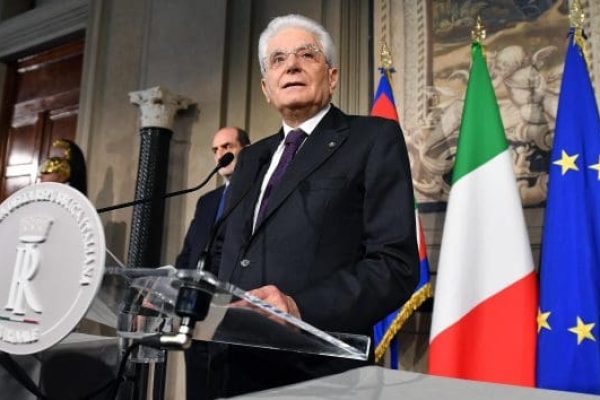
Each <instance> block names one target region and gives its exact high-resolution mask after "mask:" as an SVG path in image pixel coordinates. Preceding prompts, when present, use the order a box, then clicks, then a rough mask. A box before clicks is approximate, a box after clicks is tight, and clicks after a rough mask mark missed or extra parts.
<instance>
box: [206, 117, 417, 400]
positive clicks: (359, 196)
mask: <svg viewBox="0 0 600 400" xmlns="http://www.w3.org/2000/svg"><path fill="white" fill-rule="evenodd" d="M282 138H283V133H282V132H281V131H280V132H279V133H278V134H276V135H274V136H271V137H269V138H267V139H264V140H262V141H260V142H258V143H256V144H254V145H252V146H250V147H248V148H246V149H244V150H243V151H242V152H241V153H240V158H239V160H238V164H237V167H236V172H235V174H234V175H233V179H232V181H231V186H230V189H229V199H228V202H227V207H226V210H225V214H224V216H223V218H226V221H227V223H226V233H225V239H224V241H223V242H222V243H218V245H221V244H222V246H221V247H220V246H216V247H215V253H216V254H215V257H213V262H214V261H215V260H217V262H218V259H219V256H220V267H219V271H218V274H219V278H220V279H221V280H225V281H230V282H232V283H234V284H236V285H238V286H240V287H242V288H243V289H247V290H250V289H254V288H257V287H260V286H263V285H266V284H274V285H276V286H277V287H278V288H279V289H280V290H281V291H282V292H284V293H285V294H287V295H289V296H291V297H292V298H293V299H294V300H295V301H296V303H297V305H298V307H299V309H300V313H301V316H302V319H303V320H305V321H306V322H308V323H311V324H313V325H315V326H316V327H318V328H320V329H324V330H328V331H340V332H352V333H360V334H366V335H370V334H371V331H372V327H373V325H374V324H375V323H376V322H377V321H378V320H380V319H381V318H382V317H384V316H385V315H387V314H388V313H389V312H391V311H393V310H394V309H396V308H398V307H399V306H400V305H401V304H402V303H403V302H404V301H406V300H407V299H408V297H409V296H410V294H411V293H412V291H413V289H414V287H415V285H416V284H417V281H418V255H417V244H416V236H415V223H414V208H413V205H414V203H413V194H412V183H411V176H410V169H409V161H408V156H407V152H406V147H405V144H404V139H403V136H402V132H401V130H400V127H399V126H398V125H397V124H396V123H394V122H391V121H388V120H384V119H380V118H372V117H357V116H348V115H346V114H344V113H342V112H341V111H340V110H338V109H337V108H335V107H331V109H330V110H329V112H328V113H327V114H326V115H325V117H324V118H323V120H321V122H320V123H319V125H318V126H317V127H316V129H315V130H314V131H313V132H312V134H311V135H310V136H309V137H308V139H307V140H306V141H305V142H304V144H303V145H302V147H301V148H300V150H299V151H298V153H297V154H296V156H295V158H294V160H293V161H292V163H291V165H290V166H289V168H288V169H287V171H286V173H285V175H284V176H283V178H282V182H281V183H280V184H279V185H278V186H277V187H276V188H275V189H274V190H273V192H272V193H271V196H270V198H269V202H268V207H267V210H266V213H265V217H264V219H263V220H262V222H260V223H258V224H257V226H256V227H255V229H254V232H252V224H253V215H254V207H255V205H256V201H257V198H258V195H259V192H260V185H261V182H262V180H263V177H264V174H265V172H266V170H267V168H268V166H269V162H270V159H271V156H272V154H273V152H274V151H275V149H276V148H277V146H278V145H279V143H280V142H281V140H282ZM223 358H224V359H225V360H226V361H225V363H224V365H225V367H223V368H224V373H223V375H224V376H228V377H229V379H230V383H229V386H230V387H231V386H234V387H235V386H237V387H236V388H234V389H233V390H232V391H231V392H229V393H224V394H226V395H231V394H235V393H237V392H244V391H248V390H258V389H261V388H264V387H272V386H276V385H281V384H286V383H291V382H295V381H300V380H304V379H308V378H311V377H315V376H319V375H326V374H330V373H334V372H340V371H342V370H345V369H348V368H350V367H353V366H356V363H354V362H348V361H342V360H337V359H333V358H328V357H318V356H314V357H299V356H298V355H295V354H291V353H283V352H279V353H278V352H273V351H263V350H255V349H246V348H241V347H234V346H232V347H230V348H229V351H228V354H227V355H226V356H223Z"/></svg>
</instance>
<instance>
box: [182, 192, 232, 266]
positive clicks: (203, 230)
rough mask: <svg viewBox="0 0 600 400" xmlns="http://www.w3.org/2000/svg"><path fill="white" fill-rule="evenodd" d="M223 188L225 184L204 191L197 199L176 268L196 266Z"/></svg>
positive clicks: (211, 226)
mask: <svg viewBox="0 0 600 400" xmlns="http://www.w3.org/2000/svg"><path fill="white" fill-rule="evenodd" d="M223 190H225V185H223V186H220V187H218V188H216V189H215V190H212V191H210V192H208V193H206V194H205V195H204V196H202V197H200V198H199V199H198V202H197V203H196V212H195V213H194V219H192V222H191V223H190V227H189V229H188V231H187V233H186V235H185V241H184V242H183V248H182V249H181V253H179V255H178V256H177V260H176V261H175V267H176V268H189V269H195V268H196V264H197V263H198V260H199V259H200V254H201V253H202V250H204V248H205V247H206V244H207V243H208V240H209V237H210V232H211V230H212V228H213V224H214V222H215V216H216V215H217V209H218V208H219V201H220V200H221V195H222V194H223Z"/></svg>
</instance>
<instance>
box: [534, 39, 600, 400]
mask: <svg viewBox="0 0 600 400" xmlns="http://www.w3.org/2000/svg"><path fill="white" fill-rule="evenodd" d="M582 36H583V35H582V33H581V31H580V30H575V29H572V30H571V31H570V33H569V47H568V50H567V56H566V60H565V67H564V73H563V78H562V85H561V91H560V99H559V104H558V115H557V119H556V131H555V136H554V145H553V147H552V154H551V165H550V174H549V183H548V199H547V203H546V215H545V221H544V235H543V244H542V259H541V266H540V302H539V310H538V316H537V324H538V347H537V385H538V386H539V387H543V388H548V389H558V390H568V391H576V392H587V393H600V348H599V347H598V345H599V343H598V340H600V331H599V330H598V329H599V323H600V321H599V313H600V273H599V272H600V118H599V116H598V108H597V105H596V100H595V98H594V91H593V89H592V83H591V81H590V77H589V74H588V70H587V64H586V61H585V58H584V55H583V49H582V47H583V37H582Z"/></svg>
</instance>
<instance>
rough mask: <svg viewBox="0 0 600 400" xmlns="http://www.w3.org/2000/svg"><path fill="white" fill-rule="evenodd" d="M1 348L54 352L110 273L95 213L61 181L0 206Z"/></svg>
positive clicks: (27, 189) (33, 187)
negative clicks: (55, 346) (50, 349)
mask: <svg viewBox="0 0 600 400" xmlns="http://www.w3.org/2000/svg"><path fill="white" fill-rule="evenodd" d="M0 254H2V257H0V351H4V352H6V353H10V354H33V353H37V352H40V351H43V350H46V349H48V348H49V347H52V346H53V345H55V344H56V343H58V342H59V341H60V340H62V339H63V338H64V337H65V336H67V335H68V334H69V333H70V332H71V331H72V330H73V329H74V328H75V326H76V325H77V323H79V321H80V320H81V319H82V318H83V316H84V315H85V313H86V312H87V310H88V309H89V307H90V305H91V304H92V301H93V300H94V297H95V296H96V294H97V292H98V290H99V288H100V284H101V282H102V278H103V275H104V259H105V239H104V230H103V228H102V223H101V221H100V218H99V217H98V214H97V213H96V209H95V208H94V206H93V205H92V204H91V203H90V201H89V200H88V199H87V198H86V197H85V196H84V195H83V194H81V193H80V192H79V191H77V190H75V189H73V188H72V187H70V186H68V185H64V184H60V183H40V184H36V185H31V186H27V187H25V188H23V189H21V190H19V191H18V192H16V193H14V194H13V195H11V196H10V197H9V198H8V199H6V200H5V201H4V202H3V203H2V204H0Z"/></svg>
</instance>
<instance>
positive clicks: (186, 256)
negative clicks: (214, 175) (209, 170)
mask: <svg viewBox="0 0 600 400" xmlns="http://www.w3.org/2000/svg"><path fill="white" fill-rule="evenodd" d="M249 144H250V138H249V137H248V133H246V131H244V130H243V129H240V128H236V127H225V128H222V129H220V130H219V131H217V133H215V135H214V136H213V139H212V146H211V150H212V152H213V154H214V159H215V164H216V163H217V162H218V161H219V159H220V158H221V157H223V155H224V154H225V153H231V154H233V155H234V159H233V161H232V162H231V163H230V164H229V165H228V166H226V167H223V168H221V169H219V171H218V173H219V175H221V176H222V177H223V179H224V180H225V184H224V185H221V186H219V187H218V188H216V189H215V190H212V191H210V192H208V193H206V194H205V195H204V196H202V197H200V198H199V199H198V202H197V203H196V212H195V213H194V219H192V222H191V224H190V227H189V228H188V231H187V233H186V235H185V241H184V242H183V248H182V249H181V252H180V253H179V255H178V256H177V260H176V261H175V267H176V268H189V269H193V268H196V264H197V263H198V260H199V259H200V254H201V253H202V250H204V248H205V247H206V243H207V242H208V238H209V236H210V231H211V229H212V227H213V225H214V223H215V221H216V220H217V219H218V218H219V217H220V216H221V214H222V213H223V209H224V206H225V198H226V192H225V189H226V188H227V187H228V185H229V179H230V178H231V175H232V174H233V170H234V169H235V164H236V158H237V155H238V153H239V152H240V150H242V149H243V148H244V147H246V146H248V145H249Z"/></svg>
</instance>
